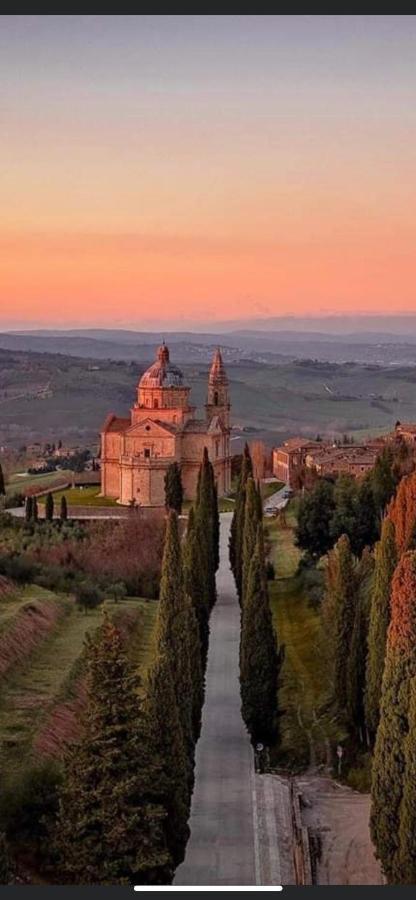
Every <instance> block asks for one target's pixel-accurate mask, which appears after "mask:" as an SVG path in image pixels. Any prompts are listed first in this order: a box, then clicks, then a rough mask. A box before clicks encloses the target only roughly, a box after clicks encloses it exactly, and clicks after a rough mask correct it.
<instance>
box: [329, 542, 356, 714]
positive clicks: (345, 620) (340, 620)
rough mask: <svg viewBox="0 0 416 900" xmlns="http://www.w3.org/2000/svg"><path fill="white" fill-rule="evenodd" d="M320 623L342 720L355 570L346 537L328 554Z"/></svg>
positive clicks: (345, 703) (352, 619)
mask: <svg viewBox="0 0 416 900" xmlns="http://www.w3.org/2000/svg"><path fill="white" fill-rule="evenodd" d="M322 612H323V620H324V623H325V626H326V631H327V637H328V651H329V655H330V661H331V670H332V687H333V695H334V698H335V700H336V703H337V707H338V711H339V713H340V715H341V717H342V716H344V715H345V711H346V708H347V704H348V699H349V698H348V677H347V672H348V659H349V655H350V648H351V635H352V630H353V625H354V617H355V566H354V558H353V555H352V553H351V546H350V542H349V539H348V537H347V535H342V536H341V537H340V538H339V540H338V541H337V543H336V545H335V547H334V549H333V550H331V551H330V553H329V554H328V563H327V570H326V592H325V597H324V601H323V608H322Z"/></svg>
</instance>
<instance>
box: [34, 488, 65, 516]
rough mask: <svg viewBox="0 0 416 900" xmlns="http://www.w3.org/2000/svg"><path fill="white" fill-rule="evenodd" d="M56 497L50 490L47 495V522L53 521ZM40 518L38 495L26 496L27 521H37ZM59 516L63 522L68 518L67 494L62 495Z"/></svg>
mask: <svg viewBox="0 0 416 900" xmlns="http://www.w3.org/2000/svg"><path fill="white" fill-rule="evenodd" d="M54 507H55V504H54V499H53V494H51V492H50V491H49V493H47V494H46V497H45V519H46V521H47V522H52V521H53V518H54ZM38 518H39V512H38V502H37V499H36V497H31V496H30V495H29V496H28V497H26V503H25V519H26V522H37V521H38ZM59 518H60V520H61V522H65V521H66V520H67V518H68V505H67V502H66V497H65V495H64V496H62V497H61V505H60V514H59Z"/></svg>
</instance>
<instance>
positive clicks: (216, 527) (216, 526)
mask: <svg viewBox="0 0 416 900" xmlns="http://www.w3.org/2000/svg"><path fill="white" fill-rule="evenodd" d="M211 470H212V480H213V535H212V537H213V544H214V562H215V571H216V572H217V571H218V567H219V564H220V513H219V508H218V485H217V483H216V481H215V479H214V470H213V469H212V466H211Z"/></svg>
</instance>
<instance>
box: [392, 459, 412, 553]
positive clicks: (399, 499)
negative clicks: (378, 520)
mask: <svg viewBox="0 0 416 900" xmlns="http://www.w3.org/2000/svg"><path fill="white" fill-rule="evenodd" d="M388 515H389V518H390V519H391V521H392V522H393V525H394V529H395V536H396V546H397V552H398V554H399V555H400V554H401V553H403V552H404V551H405V550H410V549H412V548H413V546H414V541H415V528H416V472H413V473H412V474H411V475H407V476H405V477H404V478H402V480H401V481H400V484H399V486H398V488H397V492H396V494H395V496H394V497H393V499H392V501H391V503H390V505H389V508H388Z"/></svg>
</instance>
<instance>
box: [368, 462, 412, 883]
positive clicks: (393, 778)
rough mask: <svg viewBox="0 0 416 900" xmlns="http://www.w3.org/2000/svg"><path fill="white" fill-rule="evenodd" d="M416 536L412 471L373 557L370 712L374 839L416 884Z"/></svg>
mask: <svg viewBox="0 0 416 900" xmlns="http://www.w3.org/2000/svg"><path fill="white" fill-rule="evenodd" d="M415 531H416V473H414V472H413V473H411V474H409V475H406V476H405V477H404V478H402V480H401V481H400V483H399V486H398V489H397V491H396V495H395V496H394V498H393V499H392V501H391V503H390V505H389V508H388V515H387V517H386V519H385V522H384V524H383V530H382V536H381V542H380V545H379V547H378V548H377V551H376V552H377V553H378V554H379V557H380V560H379V573H380V577H379V581H378V583H376V585H375V590H374V593H373V610H372V613H373V614H374V615H373V619H372V620H370V632H369V654H368V667H367V693H366V710H367V715H368V718H369V725H371V727H372V729H373V735H375V745H374V756H373V767H372V809H371V818H370V826H371V834H372V838H373V841H374V844H375V847H376V851H377V855H378V856H379V858H380V860H381V863H382V866H383V870H384V872H385V875H386V877H387V879H388V881H389V882H390V883H396V884H415V883H416V839H415V834H416V765H415V759H416V552H415ZM380 674H381V675H382V677H380ZM377 681H378V693H377Z"/></svg>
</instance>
